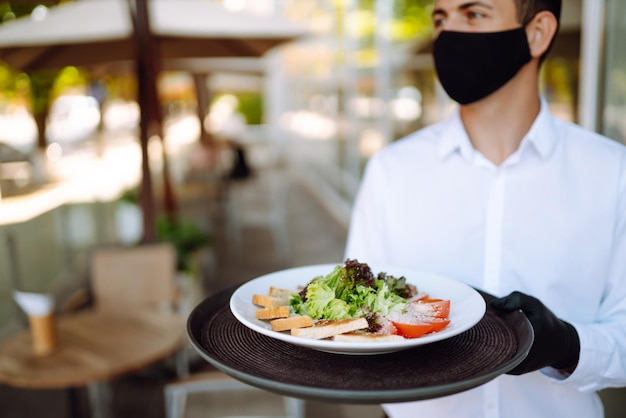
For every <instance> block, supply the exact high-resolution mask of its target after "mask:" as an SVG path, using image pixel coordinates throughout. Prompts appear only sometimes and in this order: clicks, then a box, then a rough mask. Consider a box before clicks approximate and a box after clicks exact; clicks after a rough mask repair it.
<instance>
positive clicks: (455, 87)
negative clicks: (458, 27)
mask: <svg viewBox="0 0 626 418" xmlns="http://www.w3.org/2000/svg"><path fill="white" fill-rule="evenodd" d="M433 56H434V58H435V68H436V70H437V74H438V75H439V81H440V82H441V85H442V86H443V88H444V90H445V91H446V93H448V95H449V96H450V97H451V98H452V99H454V100H456V101H457V102H459V103H460V104H462V105H464V104H469V103H473V102H475V101H478V100H480V99H483V98H485V97H487V96H489V95H490V94H491V93H493V92H494V91H496V90H498V89H499V88H500V87H502V86H503V85H505V84H506V83H507V82H508V81H509V80H510V79H511V78H513V76H515V74H517V72H518V71H519V70H520V69H521V68H522V67H523V66H524V64H526V63H527V62H528V61H530V59H531V56H530V48H529V47H528V40H527V39H526V31H525V29H524V28H523V27H521V28H518V29H513V30H508V31H504V32H450V31H443V32H441V33H440V34H439V37H438V38H437V39H436V40H435V44H434V46H433Z"/></svg>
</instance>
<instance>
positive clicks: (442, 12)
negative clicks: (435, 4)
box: [431, 0, 493, 16]
mask: <svg viewBox="0 0 626 418" xmlns="http://www.w3.org/2000/svg"><path fill="white" fill-rule="evenodd" d="M475 6H482V7H485V8H487V9H493V6H491V5H490V4H488V3H485V2H484V1H480V0H477V1H468V2H467V3H463V4H461V5H460V6H459V7H458V9H459V10H466V9H469V8H471V7H475ZM446 14H447V13H446V11H445V10H443V9H434V10H433V12H432V13H431V16H436V15H446Z"/></svg>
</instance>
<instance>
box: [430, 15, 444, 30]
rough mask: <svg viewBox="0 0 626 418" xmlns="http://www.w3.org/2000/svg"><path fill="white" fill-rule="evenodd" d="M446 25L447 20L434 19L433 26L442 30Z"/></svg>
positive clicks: (441, 18)
mask: <svg viewBox="0 0 626 418" xmlns="http://www.w3.org/2000/svg"><path fill="white" fill-rule="evenodd" d="M445 23H446V19H444V18H443V17H436V18H433V26H434V27H435V28H440V27H441V26H443V25H444V24H445Z"/></svg>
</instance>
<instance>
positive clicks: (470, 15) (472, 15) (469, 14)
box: [467, 11, 485, 20]
mask: <svg viewBox="0 0 626 418" xmlns="http://www.w3.org/2000/svg"><path fill="white" fill-rule="evenodd" d="M483 17H485V15H484V14H483V13H481V12H473V11H470V12H467V18H468V20H476V19H482V18H483Z"/></svg>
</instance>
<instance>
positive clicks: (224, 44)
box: [0, 0, 308, 70]
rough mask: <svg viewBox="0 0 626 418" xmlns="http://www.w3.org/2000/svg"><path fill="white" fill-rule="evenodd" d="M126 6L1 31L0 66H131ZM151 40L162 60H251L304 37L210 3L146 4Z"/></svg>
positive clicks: (74, 7) (164, 0) (88, 7)
mask: <svg viewBox="0 0 626 418" xmlns="http://www.w3.org/2000/svg"><path fill="white" fill-rule="evenodd" d="M128 9H129V6H128V0H78V1H75V2H72V3H65V4H61V5H59V6H56V7H53V8H50V9H49V11H48V13H47V15H46V16H45V17H43V18H41V19H38V20H35V19H33V18H28V17H26V18H20V19H17V20H15V21H12V22H6V23H4V24H3V25H0V59H2V60H4V61H6V62H7V63H8V64H9V65H11V66H12V67H15V68H19V69H24V70H28V69H36V68H45V67H62V66H65V65H79V66H89V65H94V64H100V63H110V62H114V61H125V60H134V59H135V51H134V40H133V37H134V27H133V22H132V20H131V16H130V15H129V11H128ZM149 17H150V28H151V35H152V38H153V39H154V41H155V43H156V45H157V48H158V52H159V55H160V57H161V58H162V59H168V58H192V57H202V58H206V57H258V56H261V55H263V54H264V53H265V52H267V51H268V50H269V49H271V48H273V47H275V46H278V45H280V44H283V43H285V42H288V41H291V40H294V39H296V38H299V37H302V36H304V35H306V34H307V33H308V32H307V30H306V28H304V27H303V26H302V25H298V24H295V23H293V22H289V21H287V20H285V19H281V18H278V17H261V16H256V15H252V14H246V13H233V12H229V11H227V10H225V9H224V8H222V7H220V6H219V5H217V4H215V3H212V2H211V1H209V0H150V1H149Z"/></svg>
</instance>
